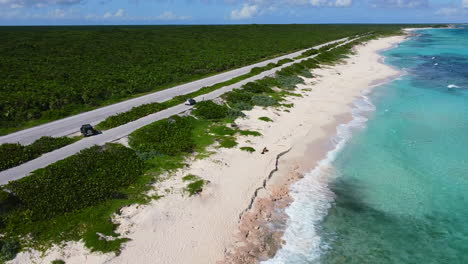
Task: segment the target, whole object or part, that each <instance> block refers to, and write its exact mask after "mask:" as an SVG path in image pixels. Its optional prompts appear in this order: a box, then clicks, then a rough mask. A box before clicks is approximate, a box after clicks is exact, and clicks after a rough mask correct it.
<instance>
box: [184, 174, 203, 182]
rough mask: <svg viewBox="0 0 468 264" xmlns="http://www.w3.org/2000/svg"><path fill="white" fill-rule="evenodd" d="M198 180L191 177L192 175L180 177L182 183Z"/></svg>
mask: <svg viewBox="0 0 468 264" xmlns="http://www.w3.org/2000/svg"><path fill="white" fill-rule="evenodd" d="M198 179H200V177H198V176H196V175H193V174H189V175H187V176H184V177H182V180H183V181H196V180H198Z"/></svg>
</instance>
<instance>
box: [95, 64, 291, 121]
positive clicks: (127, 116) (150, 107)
mask: <svg viewBox="0 0 468 264" xmlns="http://www.w3.org/2000/svg"><path fill="white" fill-rule="evenodd" d="M292 61H293V60H291V59H282V60H280V61H278V63H276V64H274V63H270V64H267V65H266V66H263V67H255V68H253V69H252V70H251V71H250V72H249V73H247V74H244V75H241V76H238V77H236V78H233V79H231V80H228V81H225V82H221V83H217V84H214V85H212V86H207V87H203V88H201V89H200V90H198V91H195V92H192V93H189V94H186V95H180V96H176V97H174V98H172V99H171V100H168V101H166V102H163V103H151V104H145V105H141V106H137V107H134V108H132V109H131V110H129V111H127V112H123V113H119V114H116V115H113V116H110V117H108V118H106V119H105V120H104V121H102V122H101V123H99V124H98V125H97V126H96V128H97V129H101V130H107V129H111V128H114V127H118V126H121V125H124V124H126V123H129V122H132V121H135V120H138V119H140V118H142V117H145V116H147V115H150V114H154V113H156V112H159V111H162V110H165V109H168V108H170V107H173V106H176V105H179V104H182V103H184V102H185V101H187V100H188V99H190V98H194V97H197V96H200V95H203V94H207V93H210V92H212V91H215V90H218V89H220V88H222V87H224V86H228V85H231V84H235V83H238V82H240V81H242V80H245V79H247V78H250V77H252V76H255V75H258V74H259V73H262V72H264V71H268V70H271V69H273V68H276V67H279V66H281V65H283V64H286V63H289V62H292Z"/></svg>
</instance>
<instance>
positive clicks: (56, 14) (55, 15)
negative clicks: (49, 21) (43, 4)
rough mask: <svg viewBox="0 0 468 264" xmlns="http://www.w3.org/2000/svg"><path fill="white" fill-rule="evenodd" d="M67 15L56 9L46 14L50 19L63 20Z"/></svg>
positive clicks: (63, 11)
mask: <svg viewBox="0 0 468 264" xmlns="http://www.w3.org/2000/svg"><path fill="white" fill-rule="evenodd" d="M66 15H67V12H66V11H65V10H63V9H60V8H57V9H54V10H52V11H50V12H49V13H48V16H49V17H50V18H64V17H65V16H66Z"/></svg>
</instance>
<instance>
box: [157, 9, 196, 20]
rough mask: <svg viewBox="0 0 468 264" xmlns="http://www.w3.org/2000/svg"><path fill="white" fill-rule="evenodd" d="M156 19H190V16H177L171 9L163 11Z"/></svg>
mask: <svg viewBox="0 0 468 264" xmlns="http://www.w3.org/2000/svg"><path fill="white" fill-rule="evenodd" d="M156 19H157V20H166V21H170V20H172V21H173V20H187V19H190V17H189V16H177V15H176V14H174V13H173V12H171V11H165V12H164V13H162V14H161V15H159V16H157V17H156Z"/></svg>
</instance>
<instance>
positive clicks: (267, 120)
mask: <svg viewBox="0 0 468 264" xmlns="http://www.w3.org/2000/svg"><path fill="white" fill-rule="evenodd" d="M258 119H259V120H262V121H265V122H273V120H272V119H271V118H269V117H267V116H262V117H259V118H258Z"/></svg>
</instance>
